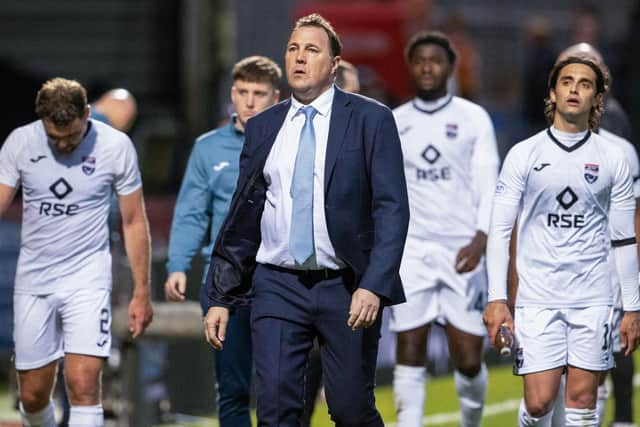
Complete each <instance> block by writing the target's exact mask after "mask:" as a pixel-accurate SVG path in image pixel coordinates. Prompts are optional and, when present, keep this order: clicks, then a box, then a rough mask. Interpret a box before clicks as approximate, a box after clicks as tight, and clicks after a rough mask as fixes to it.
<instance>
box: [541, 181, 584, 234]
mask: <svg viewBox="0 0 640 427" xmlns="http://www.w3.org/2000/svg"><path fill="white" fill-rule="evenodd" d="M556 200H557V201H558V204H559V205H560V207H562V209H564V210H569V209H571V207H572V206H573V205H575V204H576V202H577V201H578V196H576V193H575V192H574V191H573V190H572V189H571V187H566V188H565V189H564V190H562V191H561V192H560V193H559V194H558V195H557V196H556ZM547 226H548V227H557V228H582V227H584V215H581V214H570V213H561V212H558V213H550V214H548V215H547Z"/></svg>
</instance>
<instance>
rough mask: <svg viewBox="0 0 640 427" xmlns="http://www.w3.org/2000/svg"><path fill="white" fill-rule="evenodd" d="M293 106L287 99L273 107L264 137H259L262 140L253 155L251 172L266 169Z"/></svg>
mask: <svg viewBox="0 0 640 427" xmlns="http://www.w3.org/2000/svg"><path fill="white" fill-rule="evenodd" d="M290 105H291V100H290V99H287V100H285V101H283V102H281V103H279V104H277V105H275V106H274V107H273V110H271V111H270V113H271V114H270V115H271V117H269V122H268V124H267V126H265V129H264V131H263V132H264V133H263V135H261V136H259V137H258V138H260V140H259V142H258V144H259V145H258V146H257V147H256V151H255V152H254V153H253V154H252V156H251V157H252V162H251V168H250V170H252V171H253V170H254V169H255V168H258V169H260V170H262V169H264V163H265V162H266V160H267V157H268V156H269V153H270V152H271V147H273V143H274V142H275V141H276V137H277V136H278V132H279V131H280V128H281V127H282V123H283V122H284V119H285V118H286V117H287V112H288V111H289V106H290Z"/></svg>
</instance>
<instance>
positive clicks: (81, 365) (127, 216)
mask: <svg viewBox="0 0 640 427" xmlns="http://www.w3.org/2000/svg"><path fill="white" fill-rule="evenodd" d="M35 104H36V114H37V115H38V116H39V117H40V120H37V121H35V122H32V123H29V124H27V125H25V126H22V127H19V128H17V129H15V130H14V131H13V132H11V134H10V135H9V137H8V138H7V139H6V141H5V142H4V144H3V146H2V148H1V149H0V216H1V215H2V214H3V213H4V211H5V210H6V209H7V207H8V206H9V204H10V202H11V201H12V199H13V197H14V195H15V193H16V192H17V190H18V187H20V186H22V208H23V209H22V212H23V213H22V218H23V219H22V238H21V248H20V257H19V260H18V267H17V271H16V278H15V293H14V320H15V321H14V342H15V365H16V370H17V371H18V382H19V387H20V392H19V393H20V412H21V415H22V420H23V423H24V425H26V426H45V427H50V426H55V420H54V414H53V405H52V403H51V400H50V395H51V391H52V389H53V385H54V381H55V374H56V368H57V363H58V360H59V359H60V358H62V357H64V359H65V379H66V386H67V390H68V394H69V400H70V403H71V411H70V419H69V425H70V426H80V425H82V426H102V425H103V424H104V421H103V418H104V417H103V410H102V405H101V400H100V375H101V372H102V365H103V361H104V358H106V357H107V356H108V355H109V350H110V347H111V332H110V326H111V308H110V295H111V254H110V251H109V240H108V226H107V216H108V213H109V206H110V201H111V196H112V194H113V192H115V193H116V194H117V195H118V199H119V204H120V211H121V213H122V226H123V232H124V238H125V247H126V251H127V255H128V257H129V261H130V264H131V270H132V274H133V281H134V290H133V297H132V299H131V303H130V305H129V328H130V331H131V333H132V335H133V337H134V338H135V337H137V336H139V335H141V334H142V333H143V332H144V330H145V328H146V327H147V325H148V324H149V323H150V322H151V318H152V308H151V303H150V288H149V287H150V283H149V259H150V257H149V254H150V239H149V227H148V222H147V218H146V213H145V210H144V200H143V196H142V184H141V180H140V172H139V170H138V165H137V156H136V152H135V150H134V147H133V144H132V143H131V140H130V139H129V138H128V137H127V136H126V135H125V134H124V133H122V132H119V131H117V130H115V129H113V128H111V127H110V126H108V125H106V124H103V123H101V122H99V121H94V120H91V119H89V113H90V108H89V106H88V105H87V96H86V91H85V89H84V88H83V87H82V86H81V85H80V84H79V83H78V82H76V81H73V80H66V79H62V78H55V79H52V80H49V81H47V82H45V83H44V85H43V86H42V88H41V89H40V90H39V91H38V94H37V96H36V103H35Z"/></svg>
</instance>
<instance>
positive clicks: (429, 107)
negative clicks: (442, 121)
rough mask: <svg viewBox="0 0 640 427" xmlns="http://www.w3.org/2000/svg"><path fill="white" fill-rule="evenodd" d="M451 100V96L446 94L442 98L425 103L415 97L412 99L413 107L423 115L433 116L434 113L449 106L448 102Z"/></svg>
mask: <svg viewBox="0 0 640 427" xmlns="http://www.w3.org/2000/svg"><path fill="white" fill-rule="evenodd" d="M451 99H452V96H451V94H446V95H445V96H442V97H440V98H438V99H434V100H432V101H426V100H424V99H420V98H418V97H417V96H416V97H415V98H414V99H413V106H414V107H415V108H416V109H418V110H420V111H422V112H424V113H430V114H433V113H435V112H436V111H440V110H442V109H443V108H444V107H446V106H447V105H448V104H449V102H451Z"/></svg>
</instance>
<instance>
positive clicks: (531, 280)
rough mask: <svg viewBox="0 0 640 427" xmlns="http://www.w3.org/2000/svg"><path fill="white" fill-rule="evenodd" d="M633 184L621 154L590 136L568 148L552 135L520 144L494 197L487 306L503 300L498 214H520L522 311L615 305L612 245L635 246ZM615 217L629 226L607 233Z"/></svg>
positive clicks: (618, 226)
mask: <svg viewBox="0 0 640 427" xmlns="http://www.w3.org/2000/svg"><path fill="white" fill-rule="evenodd" d="M632 183H633V182H632V179H631V175H630V173H629V166H628V162H627V161H626V159H625V156H624V153H623V152H622V150H621V149H620V148H618V147H617V146H616V145H615V144H612V143H611V142H610V141H608V140H605V139H604V138H602V137H601V136H599V135H596V134H592V133H591V132H586V134H585V136H584V137H583V138H582V139H581V140H580V141H579V142H577V143H575V144H574V145H571V146H567V145H565V144H563V143H561V142H560V141H559V140H558V138H557V137H555V136H554V135H553V133H552V131H551V130H550V129H547V130H544V131H542V132H540V133H538V134H536V135H534V136H533V137H531V138H529V139H527V140H525V141H523V142H521V143H518V144H516V145H515V146H514V147H513V148H512V149H511V150H510V152H509V154H508V155H507V158H506V159H505V161H504V165H503V168H502V172H501V174H500V178H499V181H498V184H497V186H496V191H495V196H494V205H493V215H492V224H491V233H490V236H489V243H488V249H487V257H488V259H487V263H488V272H489V300H496V299H503V298H505V296H506V292H504V291H505V290H506V263H505V260H504V258H505V257H506V253H507V247H508V237H509V234H510V231H509V229H506V230H502V229H501V228H504V227H501V221H500V218H501V215H502V213H501V212H503V211H511V210H513V209H515V210H516V212H519V217H518V248H517V258H516V265H517V270H518V275H519V286H518V294H517V297H516V304H517V305H521V306H531V305H533V306H536V305H537V306H547V307H549V306H551V307H558V308H561V307H586V306H594V305H609V304H611V303H612V300H613V292H612V286H611V281H610V276H611V274H610V273H611V270H610V265H609V264H608V262H607V256H608V253H609V249H610V247H611V244H612V243H611V242H612V239H614V240H616V242H615V243H614V244H619V245H624V244H633V243H634V242H635V239H633V235H634V234H633V221H632V215H633V211H634V209H635V200H634V195H633V191H632ZM618 212H620V213H621V214H622V215H617V213H618ZM614 213H616V218H617V217H624V219H625V221H624V223H621V224H619V223H616V224H614V222H613V221H612V222H611V225H612V227H611V230H609V219H610V218H611V219H613V217H614ZM629 213H631V215H629ZM509 220H511V219H509ZM511 223H512V224H513V222H511ZM504 231H506V233H505V232H504ZM621 236H622V237H621ZM617 239H620V240H617ZM505 242H506V243H505ZM503 292H504V293H503Z"/></svg>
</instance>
